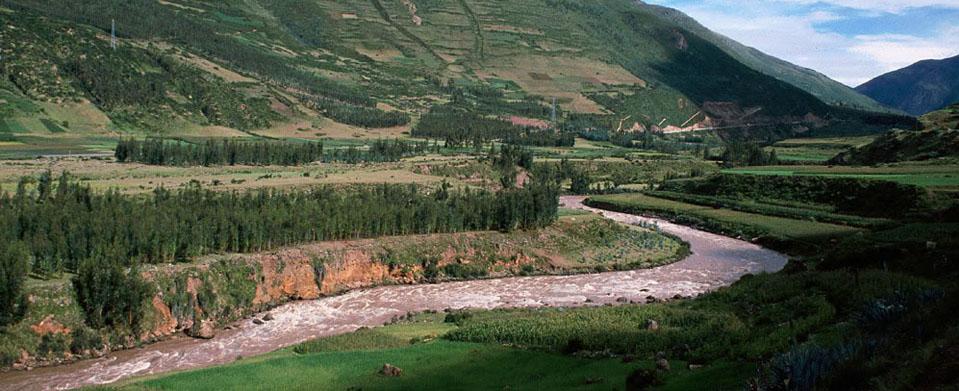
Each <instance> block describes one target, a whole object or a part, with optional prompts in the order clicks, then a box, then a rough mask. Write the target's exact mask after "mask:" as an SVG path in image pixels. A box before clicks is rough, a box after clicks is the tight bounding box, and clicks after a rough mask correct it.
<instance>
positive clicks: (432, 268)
mask: <svg viewBox="0 0 959 391" xmlns="http://www.w3.org/2000/svg"><path fill="white" fill-rule="evenodd" d="M687 251H688V250H687V248H686V246H685V245H684V244H683V243H681V242H680V241H679V240H677V239H675V238H672V237H670V236H668V235H663V234H661V233H658V232H655V230H652V229H644V228H639V227H633V228H627V227H625V226H622V225H620V224H617V223H614V222H612V221H609V220H604V219H601V218H599V217H596V216H590V215H588V214H587V215H583V214H578V215H571V216H565V217H562V218H560V220H559V221H557V223H555V224H554V225H553V226H551V227H549V228H546V229H542V230H537V231H517V232H512V233H499V232H473V233H463V234H438V235H420V236H404V237H386V238H380V239H375V240H354V241H338V242H321V243H315V244H311V245H306V246H297V247H292V248H287V249H283V250H279V251H273V252H268V253H261V254H250V255H242V254H235V255H213V256H205V257H201V258H200V259H198V260H197V261H195V262H193V263H185V264H174V265H161V266H149V267H145V268H143V269H141V270H142V274H143V276H144V279H145V280H146V281H148V282H149V283H150V285H151V287H152V289H153V290H154V291H155V292H156V293H155V294H154V295H152V296H151V298H150V300H148V301H147V302H145V303H143V305H142V308H143V313H144V316H143V318H144V319H145V322H144V324H145V327H144V329H143V330H142V331H141V332H140V333H139V334H138V335H137V336H136V337H135V338H134V336H131V335H128V334H122V333H117V332H115V331H112V330H103V331H102V332H101V333H96V332H94V331H93V330H89V329H88V328H87V326H86V325H85V324H84V323H83V317H82V315H81V312H80V310H79V308H78V307H77V304H76V302H75V300H74V298H73V295H72V289H71V288H70V285H69V284H70V282H69V278H63V279H60V280H49V281H33V282H32V283H31V285H30V288H29V289H30V293H29V298H30V300H31V301H32V303H31V304H32V305H31V306H30V308H31V312H30V313H29V314H28V316H27V317H26V319H25V320H24V321H22V322H20V323H19V324H17V325H14V326H12V327H10V328H8V329H7V330H6V332H5V333H3V334H2V335H0V345H2V347H3V351H4V352H5V355H6V357H8V358H7V360H8V361H7V365H11V366H12V367H13V368H15V369H21V370H24V369H36V368H38V367H44V366H50V365H62V364H65V363H70V362H74V361H78V360H83V359H89V358H95V357H103V356H108V355H111V354H113V353H110V352H111V351H117V350H123V349H131V348H136V347H143V346H149V345H150V344H151V343H155V342H157V341H163V340H167V339H169V338H171V337H175V336H178V335H181V336H182V335H189V336H193V337H197V338H213V337H214V336H215V335H217V334H219V333H222V332H223V331H224V330H223V328H224V327H225V328H233V327H235V326H236V322H239V321H243V320H245V321H251V319H252V316H253V315H254V314H255V313H257V312H261V311H265V310H269V309H271V308H273V307H276V306H278V305H281V304H284V303H287V302H289V301H293V300H312V299H317V298H320V297H328V296H333V295H337V294H340V293H343V292H347V291H350V290H355V289H362V288H369V287H373V286H381V285H386V286H391V285H403V284H417V283H428V282H443V281H456V280H467V279H489V278H502V277H509V276H521V275H544V274H554V275H565V274H573V273H588V272H596V271H606V270H628V269H636V268H648V267H653V266H657V265H662V264H666V263H670V262H674V261H676V260H679V259H681V258H682V257H683V256H684V255H685V254H686V252H687ZM226 331H229V330H226ZM78 336H86V338H84V339H83V340H81V341H79V342H82V343H85V344H86V346H80V345H78V340H77V337H78ZM91 340H92V341H93V342H90V341H91ZM0 377H2V375H0ZM2 382H3V380H2V379H0V383H2Z"/></svg>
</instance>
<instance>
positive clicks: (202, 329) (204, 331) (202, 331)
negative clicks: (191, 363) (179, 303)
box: [190, 319, 216, 339]
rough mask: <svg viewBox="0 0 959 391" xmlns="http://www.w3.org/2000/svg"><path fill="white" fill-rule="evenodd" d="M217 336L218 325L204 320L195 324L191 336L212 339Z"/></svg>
mask: <svg viewBox="0 0 959 391" xmlns="http://www.w3.org/2000/svg"><path fill="white" fill-rule="evenodd" d="M215 335H216V324H214V323H213V321H212V320H209V319H203V320H201V321H199V322H197V323H194V324H193V328H191V329H190V336H191V337H193V338H202V339H210V338H213V337H214V336H215Z"/></svg>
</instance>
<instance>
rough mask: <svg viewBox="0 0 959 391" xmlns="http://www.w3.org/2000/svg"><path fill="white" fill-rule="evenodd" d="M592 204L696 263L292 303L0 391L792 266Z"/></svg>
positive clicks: (675, 290)
mask: <svg viewBox="0 0 959 391" xmlns="http://www.w3.org/2000/svg"><path fill="white" fill-rule="evenodd" d="M583 200H584V197H572V196H571V197H562V199H561V202H562V204H563V206H564V207H567V208H576V209H583V210H587V211H590V212H594V213H600V214H602V215H604V216H606V217H607V218H610V219H613V220H616V221H619V222H622V223H626V224H638V223H641V222H645V223H655V224H657V225H658V226H659V228H660V229H661V230H662V231H664V232H667V233H670V234H673V235H676V236H677V237H679V238H681V239H683V240H685V241H687V242H689V245H690V250H691V252H692V254H691V255H690V256H688V257H687V258H685V259H683V260H681V261H679V262H675V263H672V264H669V265H665V266H661V267H657V268H653V269H644V270H633V271H624V272H610V273H599V274H582V275H574V276H543V277H517V278H504V279H495V280H477V281H464V282H450V283H442V284H429V285H402V286H384V287H378V288H371V289H364V290H357V291H353V292H349V293H346V294H344V295H341V296H335V297H328V298H322V299H318V300H312V301H299V302H292V303H289V304H286V305H283V306H280V307H277V308H275V309H273V310H272V311H270V313H271V314H272V316H273V318H274V320H273V321H270V322H265V323H263V324H261V325H257V324H254V323H253V321H252V319H247V320H244V321H241V322H239V324H238V325H237V327H236V328H234V329H232V330H221V331H220V332H219V333H218V334H217V336H216V337H215V338H213V339H210V340H198V339H192V338H186V337H180V338H174V339H171V340H167V341H163V342H159V343H156V344H152V345H147V346H145V347H143V348H140V349H132V350H125V351H119V352H114V353H110V354H108V355H107V356H106V357H102V358H98V359H92V360H84V361H80V362H77V363H73V364H68V365H62V366H57V367H47V368H37V369H34V370H32V371H14V372H8V373H4V374H0V388H2V389H9V390H50V389H70V388H77V387H83V386H91V385H98V384H107V383H112V382H115V381H118V380H121V379H125V378H129V377H132V376H143V375H149V374H156V373H163V372H169V371H179V370H186V369H196V368H203V367H209V366H213V365H218V364H225V363H229V362H232V361H234V360H236V359H237V357H239V356H243V357H249V356H254V355H258V354H264V353H268V352H271V351H274V350H277V349H280V348H283V347H287V346H290V345H293V344H296V343H299V342H303V341H306V340H309V339H312V338H317V337H322V336H329V335H336V334H342V333H347V332H351V331H353V330H355V329H357V328H359V327H364V326H366V327H370V326H378V325H382V324H383V323H385V322H387V321H389V320H390V319H391V318H393V317H394V316H397V315H403V314H406V313H407V312H421V311H426V310H437V311H441V310H444V309H448V308H452V309H458V308H487V309H489V308H508V307H540V306H554V307H557V306H582V305H602V304H605V303H616V302H617V299H619V301H622V299H621V298H625V299H627V300H633V301H637V302H644V301H645V300H646V298H647V297H648V296H654V297H656V298H659V299H665V298H671V297H673V296H675V295H681V296H695V295H697V294H700V293H704V292H708V291H711V290H714V289H716V288H719V287H722V286H727V285H729V284H732V283H733V282H735V281H737V280H738V279H739V278H740V277H742V276H743V275H745V274H750V273H753V274H755V273H761V272H776V271H779V270H781V269H782V268H783V267H784V266H785V264H786V260H787V259H786V257H785V256H784V255H782V254H779V253H777V252H775V251H772V250H768V249H765V248H762V247H760V246H757V245H755V244H752V243H749V242H745V241H742V240H737V239H733V238H728V237H725V236H721V235H715V234H711V233H708V232H703V231H699V230H696V229H693V228H690V227H685V226H682V225H677V224H672V223H669V222H667V221H663V220H659V219H653V218H646V217H641V216H635V215H630V214H625V213H616V212H609V211H604V210H598V209H593V208H589V207H587V206H585V205H583ZM587 299H588V301H587Z"/></svg>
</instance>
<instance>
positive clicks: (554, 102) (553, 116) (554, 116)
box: [549, 96, 556, 124]
mask: <svg viewBox="0 0 959 391" xmlns="http://www.w3.org/2000/svg"><path fill="white" fill-rule="evenodd" d="M549 118H550V120H552V121H553V124H556V97H555V96H554V97H553V111H552V113H551V114H550V116H549Z"/></svg>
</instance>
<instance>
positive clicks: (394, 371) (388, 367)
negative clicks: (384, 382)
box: [380, 364, 403, 377]
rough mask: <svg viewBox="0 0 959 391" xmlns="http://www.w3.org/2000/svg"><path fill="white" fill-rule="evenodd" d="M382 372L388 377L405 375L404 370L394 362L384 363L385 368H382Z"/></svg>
mask: <svg viewBox="0 0 959 391" xmlns="http://www.w3.org/2000/svg"><path fill="white" fill-rule="evenodd" d="M380 374H381V375H383V376H386V377H400V376H402V375H403V370H402V369H400V368H399V367H395V366H393V365H392V364H383V368H382V369H380Z"/></svg>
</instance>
